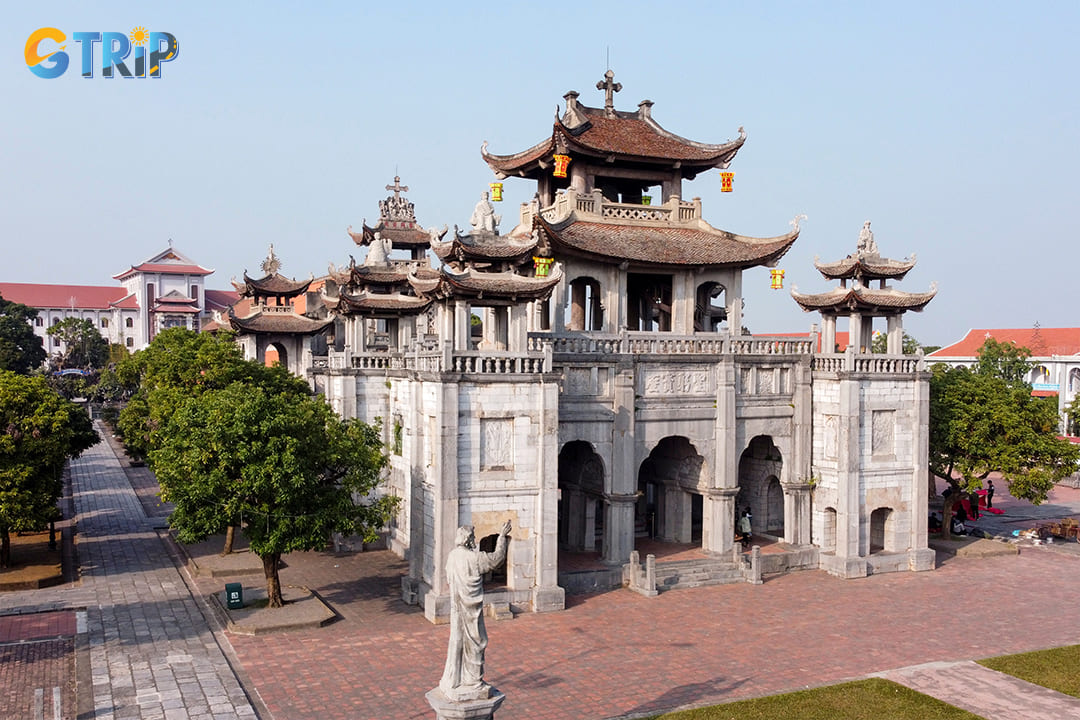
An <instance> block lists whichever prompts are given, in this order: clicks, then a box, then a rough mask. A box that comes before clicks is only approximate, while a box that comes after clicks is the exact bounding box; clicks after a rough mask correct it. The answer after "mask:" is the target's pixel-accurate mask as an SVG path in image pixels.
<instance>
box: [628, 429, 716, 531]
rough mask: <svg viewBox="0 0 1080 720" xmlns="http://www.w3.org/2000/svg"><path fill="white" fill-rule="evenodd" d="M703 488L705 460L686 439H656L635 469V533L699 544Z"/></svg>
mask: <svg viewBox="0 0 1080 720" xmlns="http://www.w3.org/2000/svg"><path fill="white" fill-rule="evenodd" d="M707 487H708V467H707V465H706V463H705V458H704V457H702V456H701V455H700V454H699V453H698V451H697V448H695V447H694V445H693V444H692V443H691V442H690V440H689V439H687V438H685V437H682V436H677V435H672V436H668V437H665V438H663V439H662V440H660V442H658V443H657V444H656V447H654V448H653V450H652V452H651V453H649V456H648V457H647V458H645V460H644V461H642V463H641V465H640V466H639V468H638V493H639V495H638V498H639V501H638V505H637V509H638V515H637V517H636V518H635V521H636V529H637V531H638V532H637V534H638V535H639V536H640V535H641V534H643V532H642V531H644V534H646V535H651V536H652V537H655V538H658V539H660V540H664V541H668V542H678V543H691V542H700V541H701V539H702V528H703V512H704V499H703V493H704V491H705V489H706V488H707Z"/></svg>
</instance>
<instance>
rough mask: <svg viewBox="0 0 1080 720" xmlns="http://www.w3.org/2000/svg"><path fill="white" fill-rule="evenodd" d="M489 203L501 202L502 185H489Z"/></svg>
mask: <svg viewBox="0 0 1080 720" xmlns="http://www.w3.org/2000/svg"><path fill="white" fill-rule="evenodd" d="M491 201H492V202H502V183H491Z"/></svg>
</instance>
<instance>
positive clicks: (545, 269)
mask: <svg viewBox="0 0 1080 720" xmlns="http://www.w3.org/2000/svg"><path fill="white" fill-rule="evenodd" d="M553 262H555V258H545V257H536V256H535V255H534V256H533V267H534V268H536V277H547V276H548V275H550V274H551V263H553Z"/></svg>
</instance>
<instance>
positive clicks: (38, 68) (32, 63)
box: [26, 26, 180, 78]
mask: <svg viewBox="0 0 1080 720" xmlns="http://www.w3.org/2000/svg"><path fill="white" fill-rule="evenodd" d="M71 39H72V40H73V41H74V42H76V43H79V46H80V53H79V55H80V56H81V58H82V76H83V77H84V78H92V77H94V55H95V53H94V46H95V45H98V44H99V43H100V45H101V53H100V55H101V77H106V78H111V77H115V74H116V73H119V74H120V75H121V76H122V77H126V78H145V77H152V78H160V77H161V66H162V64H164V63H167V62H171V61H173V60H175V59H176V56H177V55H179V54H180V44H179V43H178V42H176V36H175V35H173V34H172V33H167V32H147V30H146V28H144V27H142V26H139V27H136V28H132V30H131V32H130V33H127V34H126V35H125V34H124V33H118V32H77V33H72V35H71ZM66 41H67V35H65V34H64V33H63V31H61V30H57V29H56V28H52V27H43V28H38V29H37V30H35V31H34V32H32V33H30V37H28V38H27V39H26V66H27V67H28V68H30V72H32V73H34V74H35V75H37V76H38V77H42V78H58V77H60V76H61V75H63V74H64V72H65V71H66V70H67V69H68V63H69V61H70V58H69V57H68V54H67V53H66V52H64V50H65V49H66V48H67V45H65V44H64V43H65V42H66ZM132 49H134V50H135V58H134V62H133V63H132V67H131V68H129V67H128V66H127V65H126V64H125V63H124V60H126V59H127V57H128V56H129V55H131V51H132ZM147 50H149V52H147ZM147 56H149V61H150V62H149V63H147ZM147 67H149V70H147Z"/></svg>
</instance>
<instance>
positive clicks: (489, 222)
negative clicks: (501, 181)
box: [469, 190, 502, 233]
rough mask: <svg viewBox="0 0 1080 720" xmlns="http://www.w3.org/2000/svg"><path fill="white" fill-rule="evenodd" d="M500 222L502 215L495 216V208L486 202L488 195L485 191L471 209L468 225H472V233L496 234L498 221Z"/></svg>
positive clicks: (488, 201)
mask: <svg viewBox="0 0 1080 720" xmlns="http://www.w3.org/2000/svg"><path fill="white" fill-rule="evenodd" d="M500 220H502V215H496V214H495V206H494V205H492V204H491V201H490V200H488V194H487V191H486V190H485V191H484V193H483V194H482V195H481V196H480V202H478V203H476V207H475V208H473V212H472V217H470V218H469V224H470V225H472V228H473V232H478V231H484V232H490V233H494V232H498V229H497V228H498V227H499V221H500Z"/></svg>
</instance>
